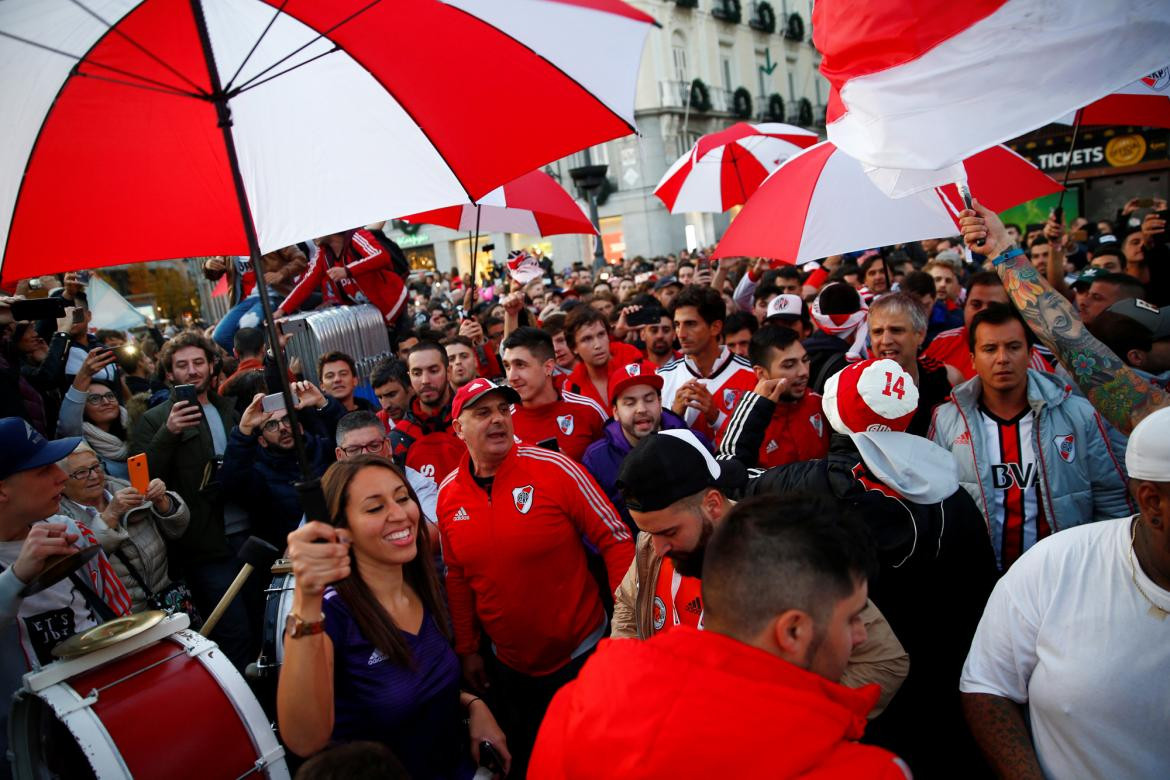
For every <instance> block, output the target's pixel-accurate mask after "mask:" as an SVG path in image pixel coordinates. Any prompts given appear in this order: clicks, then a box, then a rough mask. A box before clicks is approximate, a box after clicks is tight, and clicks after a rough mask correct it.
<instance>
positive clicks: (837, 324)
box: [809, 296, 869, 363]
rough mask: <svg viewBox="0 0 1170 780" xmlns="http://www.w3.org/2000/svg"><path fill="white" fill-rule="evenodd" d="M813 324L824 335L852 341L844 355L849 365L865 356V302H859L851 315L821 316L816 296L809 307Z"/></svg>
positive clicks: (866, 310)
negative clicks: (858, 306) (859, 305)
mask: <svg viewBox="0 0 1170 780" xmlns="http://www.w3.org/2000/svg"><path fill="white" fill-rule="evenodd" d="M809 309H810V312H811V314H812V319H813V322H815V323H816V324H817V327H818V328H820V329H821V330H822V331H824V332H825V333H828V334H829V335H830V336H836V337H837V338H839V339H841V340H843V341H849V339H850V338H852V339H853V345H852V346H851V347H849V351H848V352H846V353H845V359H846V360H847V361H849V362H850V363H856V362H857V361H859V360H861V358H862V356H863V355H864V354H865V340H866V339H867V338H868V337H869V330H868V329H867V328H866V327H865V325H866V321H867V320H868V319H869V306H868V305H866V303H865V300H864V299H863V300H862V301H861V308H860V309H858V310H857V311H855V312H853V313H852V314H822V313H821V299H820V297H819V296H818V297H817V299H816V300H814V301H813V303H812V306H811V307H809Z"/></svg>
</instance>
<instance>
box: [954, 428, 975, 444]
mask: <svg viewBox="0 0 1170 780" xmlns="http://www.w3.org/2000/svg"><path fill="white" fill-rule="evenodd" d="M970 443H971V432H970V431H963V432H962V433H961V434H960V435H959V436H958V437H957V438H956V439H955V441H954V442H953V444H954V445H955V446H962V445H968V444H970Z"/></svg>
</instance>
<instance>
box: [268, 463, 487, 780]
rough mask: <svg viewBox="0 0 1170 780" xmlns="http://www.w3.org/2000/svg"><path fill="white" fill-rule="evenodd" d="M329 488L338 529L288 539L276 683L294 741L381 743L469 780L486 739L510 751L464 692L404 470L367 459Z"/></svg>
mask: <svg viewBox="0 0 1170 780" xmlns="http://www.w3.org/2000/svg"><path fill="white" fill-rule="evenodd" d="M322 487H323V489H324V492H325V500H326V504H327V506H328V510H329V516H330V522H331V525H329V524H326V523H321V522H310V523H306V524H305V525H304V526H303V527H302V528H300V529H298V530H297V531H294V532H293V533H292V534H290V535H289V539H288V541H289V557H290V558H291V559H292V561H293V573H294V574H295V575H296V589H295V591H294V594H293V608H292V614H291V615H290V616H289V618H288V626H287V631H286V636H285V639H286V641H285V646H284V647H285V650H284V653H285V655H284V665H283V667H282V669H281V674H280V681H279V685H278V690H277V719H278V721H279V724H280V730H281V735H282V737H283V738H284V740H285V742H286V744H287V745H288V746H289V748H291V749H292V750H293V751H294V752H295V753H297V754H299V755H304V756H307V755H310V754H312V753H316V752H317V751H319V750H321V749H322V748H324V747H326V746H327V745H329V744H336V743H338V742H351V741H355V740H374V741H378V742H382V743H385V744H386V745H388V746H389V747H390V748H391V750H393V751H394V754H395V755H396V756H397V757H398V758H399V759H400V760H401V761H402V763H403V764H404V765H405V766H406V768H407V769H408V771H409V772H410V775H411V776H412V777H442V778H456V777H459V778H462V777H470V776H471V774H472V772H473V771H474V766H473V763H472V761H471V757H472V755H473V754H476V753H477V751H478V746H479V744H480V742H482V741H484V740H486V741H489V742H491V743H493V745H494V746H495V748H496V750H497V751H498V752H500V754H501V755H504V756H507V744H506V742H505V741H504V735H503V733H502V732H500V729H499V727H498V726H497V725H496V722H495V719H494V718H493V717H492V714H491V712H490V711H489V710H488V708H487V706H486V705H485V704H484V703H483V701H482V700H480V699H479V698H477V697H475V696H473V695H472V694H469V693H465V692H461V691H460V690H459V676H460V671H459V662H458V659H457V658H456V657H455V653H454V651H453V650H452V647H451V630H450V623H449V618H448V615H447V610H446V607H445V606H444V603H443V599H442V596H441V595H440V591H439V580H438V576H437V574H436V572H435V566H434V558H433V556H432V553H431V548H430V541H429V539H428V537H427V534H425V533H419V522H420V520H421V519H422V513H421V512H420V510H419V503H418V499H417V497H416V496H415V493H414V491H413V490H412V489H411V488H410V485H409V483H408V482H407V481H406V480H405V479H404V477H403V475H402V472H401V471H399V470H398V468H397V467H396V466H394V465H393V464H392V463H391V462H390V461H389V460H386V459H385V458H382V457H380V456H377V455H357V456H354V457H350V458H346V459H345V460H343V461H340V462H338V463H335V464H334V465H333V466H331V467H330V469H329V471H327V472H326V473H325V477H324V479H323V482H322ZM465 717H467V718H469V719H470V730H471V745H470V747H471V750H470V751H469V750H468V749H467V743H466V742H465V741H463V740H464V739H465V734H464V732H462V730H461V727H460V726H461V722H462V720H463V719H464V718H465ZM461 742H462V745H461V744H460V743H461Z"/></svg>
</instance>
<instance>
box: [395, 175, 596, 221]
mask: <svg viewBox="0 0 1170 780" xmlns="http://www.w3.org/2000/svg"><path fill="white" fill-rule="evenodd" d="M399 219H402V220H403V221H405V222H411V223H414V224H423V223H426V224H428V225H442V226H443V227H448V228H451V229H452V230H462V231H464V232H468V233H470V232H472V231H475V232H481V231H482V232H484V233H524V234H526V235H530V236H555V235H559V234H562V233H596V232H597V231H596V229H595V228H594V227H593V223H592V222H590V221H589V217H588V216H587V215H586V214H585V212H584V211H582V210H581V206H580V205H578V203H577V201H575V200H573V197H572V196H571V195H569V193H567V192H565V190H564V189H563V188H562V187H561V185H559V184H557V183H556V182H555V181H553V179H552V177H551V176H549V175H548V174H547V173H545V172H544V171H532V172H531V173H526V174H524V175H523V176H521V177H520V178H519V179H516V180H514V181H510V182H508V183H507V184H505V185H504V186H503V187H497V188H496V189H494V190H492V191H491V192H489V193H488V194H487V195H484V196H483V197H482V198H480V199H479V200H477V201H475V202H474V203H463V204H461V205H457V206H448V207H446V208H442V209H435V210H433V211H424V212H421V213H419V214H411V215H410V216H406V217H399Z"/></svg>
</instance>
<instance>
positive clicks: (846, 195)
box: [714, 141, 1060, 263]
mask: <svg viewBox="0 0 1170 780" xmlns="http://www.w3.org/2000/svg"><path fill="white" fill-rule="evenodd" d="M962 166H963V168H964V170H965V172H966V179H967V185H968V187H969V188H970V189H971V192H972V194H973V195H974V196H975V197H976V198H977V199H978V200H979V201H980V202H981V203H983V204H984V205H985V206H987V207H988V208H990V209H992V210H994V211H1003V210H1004V209H1008V208H1011V207H1012V206H1016V205H1018V204H1020V203H1023V202H1024V201H1028V200H1032V199H1033V198H1038V197H1040V196H1041V195H1047V194H1050V193H1053V192H1058V191H1059V190H1060V185H1059V184H1058V183H1057V182H1056V181H1054V180H1053V179H1051V178H1050V177H1048V176H1046V175H1045V174H1043V173H1042V172H1041V171H1040V169H1039V168H1037V167H1036V166H1035V165H1032V163H1030V162H1028V161H1027V160H1026V159H1024V158H1023V157H1021V156H1020V155H1018V154H1016V153H1015V152H1013V151H1012V150H1011V149H1008V148H1007V147H1006V146H994V147H992V148H991V149H988V150H986V151H983V152H980V153H979V154H977V155H975V156H974V157H971V158H970V159H968V160H964V161H963V163H962ZM962 209H963V199H962V197H961V196H960V194H959V191H958V187H957V186H956V185H955V184H948V185H946V186H943V187H937V188H931V189H928V190H920V191H918V192H915V193H912V194H910V195H907V196H905V197H902V198H891V197H888V196H887V195H885V193H883V192H882V190H881V189H879V188H878V185H877V184H875V183H874V182H873V180H872V179H871V178H870V177H869V176H868V175H867V173H866V170H865V166H864V165H863V164H862V163H860V162H858V161H857V160H855V159H853V158H852V157H850V156H849V155H847V154H845V153H844V152H842V151H840V150H839V149H837V147H835V146H834V145H833V144H832V143H831V142H829V141H824V142H822V143H819V144H817V145H816V146H813V147H811V148H810V149H807V150H805V151H804V152H801V153H800V154H798V155H796V156H795V157H793V158H791V159H790V160H788V161H787V162H786V163H784V164H783V165H781V166H780V168H779V169H777V171H776V172H775V173H774V174H772V175H771V176H770V177H768V180H767V181H765V182H764V183H763V184H762V185H761V186H760V189H759V190H757V191H756V194H755V195H753V196H752V198H751V199H750V200H749V201H748V202H747V205H746V206H744V207H743V211H741V212H740V213H739V214H738V215H737V216H736V218H735V219H734V220H732V222H731V226H730V227H729V228H728V229H727V232H726V233H725V234H724V236H723V239H722V240H721V241H720V242H719V246H718V247H717V248H716V250H715V255H714V256H715V257H742V256H750V257H770V258H773V259H776V260H781V261H783V262H786V263H804V262H807V261H809V260H816V259H818V258H822V257H828V256H829V255H836V254H842V253H845V252H853V251H857V250H860V249H868V248H870V247H876V246H886V245H888V244H899V243H904V242H907V241H918V240H921V239H924V238H937V237H939V236H949V235H954V234H956V233H958V229H959V228H958V213H959V212H960V211H961V210H962Z"/></svg>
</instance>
